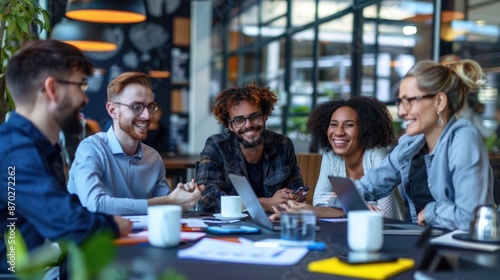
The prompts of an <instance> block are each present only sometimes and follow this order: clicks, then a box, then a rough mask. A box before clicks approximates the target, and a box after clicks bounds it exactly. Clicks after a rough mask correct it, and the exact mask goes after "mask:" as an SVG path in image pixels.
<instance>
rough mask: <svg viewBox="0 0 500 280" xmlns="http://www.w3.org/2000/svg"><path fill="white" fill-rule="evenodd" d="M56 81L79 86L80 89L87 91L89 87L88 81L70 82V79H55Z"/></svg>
mask: <svg viewBox="0 0 500 280" xmlns="http://www.w3.org/2000/svg"><path fill="white" fill-rule="evenodd" d="M56 81H57V82H58V83H61V84H68V85H75V86H79V87H80V89H81V90H82V91H87V89H89V83H88V82H87V81H83V82H72V81H65V80H56Z"/></svg>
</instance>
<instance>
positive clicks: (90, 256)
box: [81, 231, 116, 277]
mask: <svg viewBox="0 0 500 280" xmlns="http://www.w3.org/2000/svg"><path fill="white" fill-rule="evenodd" d="M113 238H114V237H113V234H112V233H110V232H107V231H104V232H98V233H96V234H94V235H92V236H91V237H90V238H89V239H87V240H86V241H85V243H83V244H82V246H81V248H82V252H83V254H84V257H85V264H86V269H87V271H88V273H89V275H90V276H92V277H93V276H96V275H98V274H99V272H101V271H102V269H103V268H104V267H106V266H107V265H108V264H109V263H110V262H111V261H112V260H113V259H114V257H115V250H116V248H115V245H114V244H113Z"/></svg>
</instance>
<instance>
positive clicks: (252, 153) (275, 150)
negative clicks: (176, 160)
mask: <svg viewBox="0 0 500 280" xmlns="http://www.w3.org/2000/svg"><path fill="white" fill-rule="evenodd" d="M276 102H277V98H276V95H275V94H274V93H272V92H271V91H270V90H269V88H264V87H260V86H256V85H255V83H252V84H251V85H249V86H246V87H243V88H238V89H229V90H225V91H223V92H221V93H219V94H218V95H217V97H216V98H215V101H214V107H213V114H214V116H215V118H216V119H217V121H218V122H219V123H220V124H222V125H224V127H225V128H227V129H226V130H225V131H224V132H223V133H220V134H215V135H212V136H210V137H209V138H208V139H207V141H206V143H205V148H204V149H203V151H202V152H201V160H200V162H199V165H198V168H197V171H196V178H197V180H198V182H199V183H200V184H203V185H205V190H204V191H203V193H202V197H201V199H200V202H199V208H200V210H202V211H205V212H220V197H221V196H223V195H238V194H237V192H236V190H235V189H234V187H233V185H232V184H231V181H230V180H229V178H228V174H229V173H235V174H240V175H244V176H246V177H247V178H248V180H249V181H250V183H251V185H252V187H253V189H254V191H255V194H256V195H257V197H259V201H260V203H261V204H262V206H263V208H264V210H265V211H267V212H273V209H272V206H278V205H280V204H281V203H286V202H287V201H288V200H290V199H293V200H295V199H297V198H299V197H301V196H303V195H304V194H305V193H299V194H293V193H292V190H296V189H298V188H299V187H301V186H303V184H304V183H303V181H302V177H301V175H300V171H299V168H298V167H297V159H296V157H295V150H294V147H293V144H292V141H291V140H290V139H289V138H288V137H286V136H284V135H281V134H277V133H275V132H272V131H270V130H267V129H265V124H266V121H267V118H268V117H269V116H270V115H271V114H272V111H273V110H274V106H275V105H276ZM304 198H305V197H304Z"/></svg>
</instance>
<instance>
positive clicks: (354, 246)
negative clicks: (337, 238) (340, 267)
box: [347, 210, 384, 252]
mask: <svg viewBox="0 0 500 280" xmlns="http://www.w3.org/2000/svg"><path fill="white" fill-rule="evenodd" d="M383 224H384V219H383V217H382V213H380V212H374V211H370V210H360V211H350V212H349V213H347V242H348V243H349V248H350V249H351V250H352V251H358V252H375V251H378V250H380V248H382V244H383V241H384V235H383V232H382V228H383Z"/></svg>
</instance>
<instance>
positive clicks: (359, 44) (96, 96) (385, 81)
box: [39, 0, 500, 154]
mask: <svg viewBox="0 0 500 280" xmlns="http://www.w3.org/2000/svg"><path fill="white" fill-rule="evenodd" d="M77 2H81V3H83V2H82V1H65V0H40V1H39V3H40V4H41V5H43V6H45V7H47V10H48V11H49V12H50V13H51V15H52V18H51V19H52V25H53V26H54V27H55V26H57V25H62V24H65V23H66V22H67V21H68V19H67V18H66V16H65V14H66V13H67V11H68V10H71V9H73V8H71V9H68V7H70V6H73V5H74V4H75V3H77ZM84 2H89V3H93V2H108V3H115V2H117V1H99V0H93V1H84ZM118 2H120V1H118ZM125 2H127V4H124V3H125ZM129 2H137V3H139V4H140V5H142V7H143V10H142V13H143V14H144V18H143V19H142V20H141V21H138V22H133V23H113V22H104V23H101V24H103V25H104V26H105V29H106V32H107V33H108V34H107V35H108V37H109V38H111V39H110V40H111V41H112V42H113V43H115V45H116V48H115V49H114V50H112V51H87V52H86V54H87V55H88V56H89V58H90V59H91V60H92V61H93V62H94V64H95V66H96V71H95V72H94V75H93V76H92V77H90V79H89V85H90V88H89V90H88V95H89V98H90V103H89V104H88V106H87V107H86V108H85V110H84V113H85V115H86V116H88V117H89V118H91V119H94V120H96V121H97V122H98V123H99V124H100V125H101V127H105V126H104V124H105V123H106V122H107V121H109V116H107V113H106V111H105V108H104V103H105V98H106V91H105V88H106V86H107V84H108V82H109V81H110V80H112V79H113V78H114V77H116V76H117V75H118V74H120V73H121V72H124V71H131V70H137V71H144V72H147V73H149V74H150V77H151V78H152V80H153V88H154V92H155V95H156V101H157V102H158V103H160V105H161V106H162V107H163V114H162V117H161V119H160V123H162V124H163V125H164V126H165V128H166V129H167V131H168V138H169V140H168V142H169V143H170V144H169V145H168V147H167V150H169V149H170V151H169V152H171V153H181V154H182V153H189V154H196V153H199V152H200V151H201V149H202V148H203V145H204V141H205V139H206V138H207V137H208V136H210V135H211V134H213V133H217V132H218V131H220V130H221V126H219V125H218V124H217V123H216V121H215V119H214V118H213V117H212V115H211V114H210V107H211V106H210V104H211V100H212V98H213V96H215V95H216V94H217V93H218V92H220V91H221V90H223V89H226V88H229V87H241V86H244V85H247V84H249V83H250V82H251V81H255V82H256V83H257V84H259V85H264V86H269V87H270V88H271V90H273V91H275V92H276V93H277V94H278V96H279V108H277V109H276V110H275V112H274V113H273V115H272V116H271V117H270V118H269V120H268V122H267V124H268V127H269V128H270V129H272V130H275V131H277V132H281V133H285V134H287V135H288V136H290V137H291V138H292V139H293V140H294V142H295V143H296V147H297V150H298V151H311V150H314V148H313V147H311V145H310V141H309V139H308V136H307V135H306V134H305V133H304V132H305V126H304V124H305V122H306V120H307V117H308V115H309V113H310V111H311V110H312V108H314V107H315V105H316V104H318V103H320V102H322V101H324V100H327V99H330V98H332V97H340V96H342V97H349V96H353V95H367V96H375V97H377V98H379V99H380V100H382V101H384V102H386V103H387V105H388V106H389V107H390V109H391V110H392V112H393V114H394V116H396V112H395V108H394V107H393V102H392V100H393V99H394V96H395V95H396V94H397V89H398V82H399V80H400V78H401V77H402V76H403V75H404V74H405V73H406V71H407V70H408V69H409V68H410V67H411V66H412V65H413V64H414V63H415V62H416V61H418V60H421V59H428V58H430V59H434V60H436V61H448V60H456V59H461V58H471V59H474V60H476V61H478V62H479V63H480V65H481V66H482V67H483V68H484V70H485V72H486V73H487V76H488V85H487V87H486V88H485V89H483V90H481V91H479V92H478V93H477V94H476V96H474V98H475V99H476V100H477V101H478V102H480V103H481V104H484V111H483V112H482V113H481V114H480V118H481V122H482V124H483V125H484V127H485V128H487V129H489V130H491V131H494V130H495V129H496V126H497V121H496V118H495V113H496V110H497V107H498V105H497V103H498V102H497V99H498V98H497V95H498V93H497V92H498V87H499V85H498V83H499V82H498V80H499V78H498V73H499V71H500V52H499V50H500V40H499V38H500V30H499V28H500V17H498V14H499V13H500V2H499V1H492V0H457V1H451V0H434V1H431V0H421V1H409V0H399V1H398V0H390V1H389V0H385V1H382V0H335V1H333V0H294V1H292V0H290V1H280V0H238V1H236V0H191V1H188V0H169V1H167V0H136V1H132V0H129V1H124V2H120V3H121V6H122V7H125V6H128V5H129V4H128V3H129ZM81 3H80V4H81ZM81 5H83V4H81ZM73 7H76V6H73ZM77 8H81V7H77ZM107 8H109V7H107ZM75 9H76V8H75ZM103 19H104V20H105V21H106V18H103ZM76 22H78V23H80V22H81V20H76ZM55 30H56V29H55V28H54V29H53V30H52V31H51V32H49V34H47V35H46V36H52V35H54V33H55ZM77 30H78V29H77ZM81 30H82V31H81V33H85V32H84V31H83V30H84V29H81ZM73 33H78V32H77V31H74V32H73ZM61 40H64V39H61ZM395 121H396V122H398V121H399V120H398V119H397V118H396V119H395ZM398 127H400V128H401V129H404V127H401V126H400V125H399V124H398V123H396V128H398Z"/></svg>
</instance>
